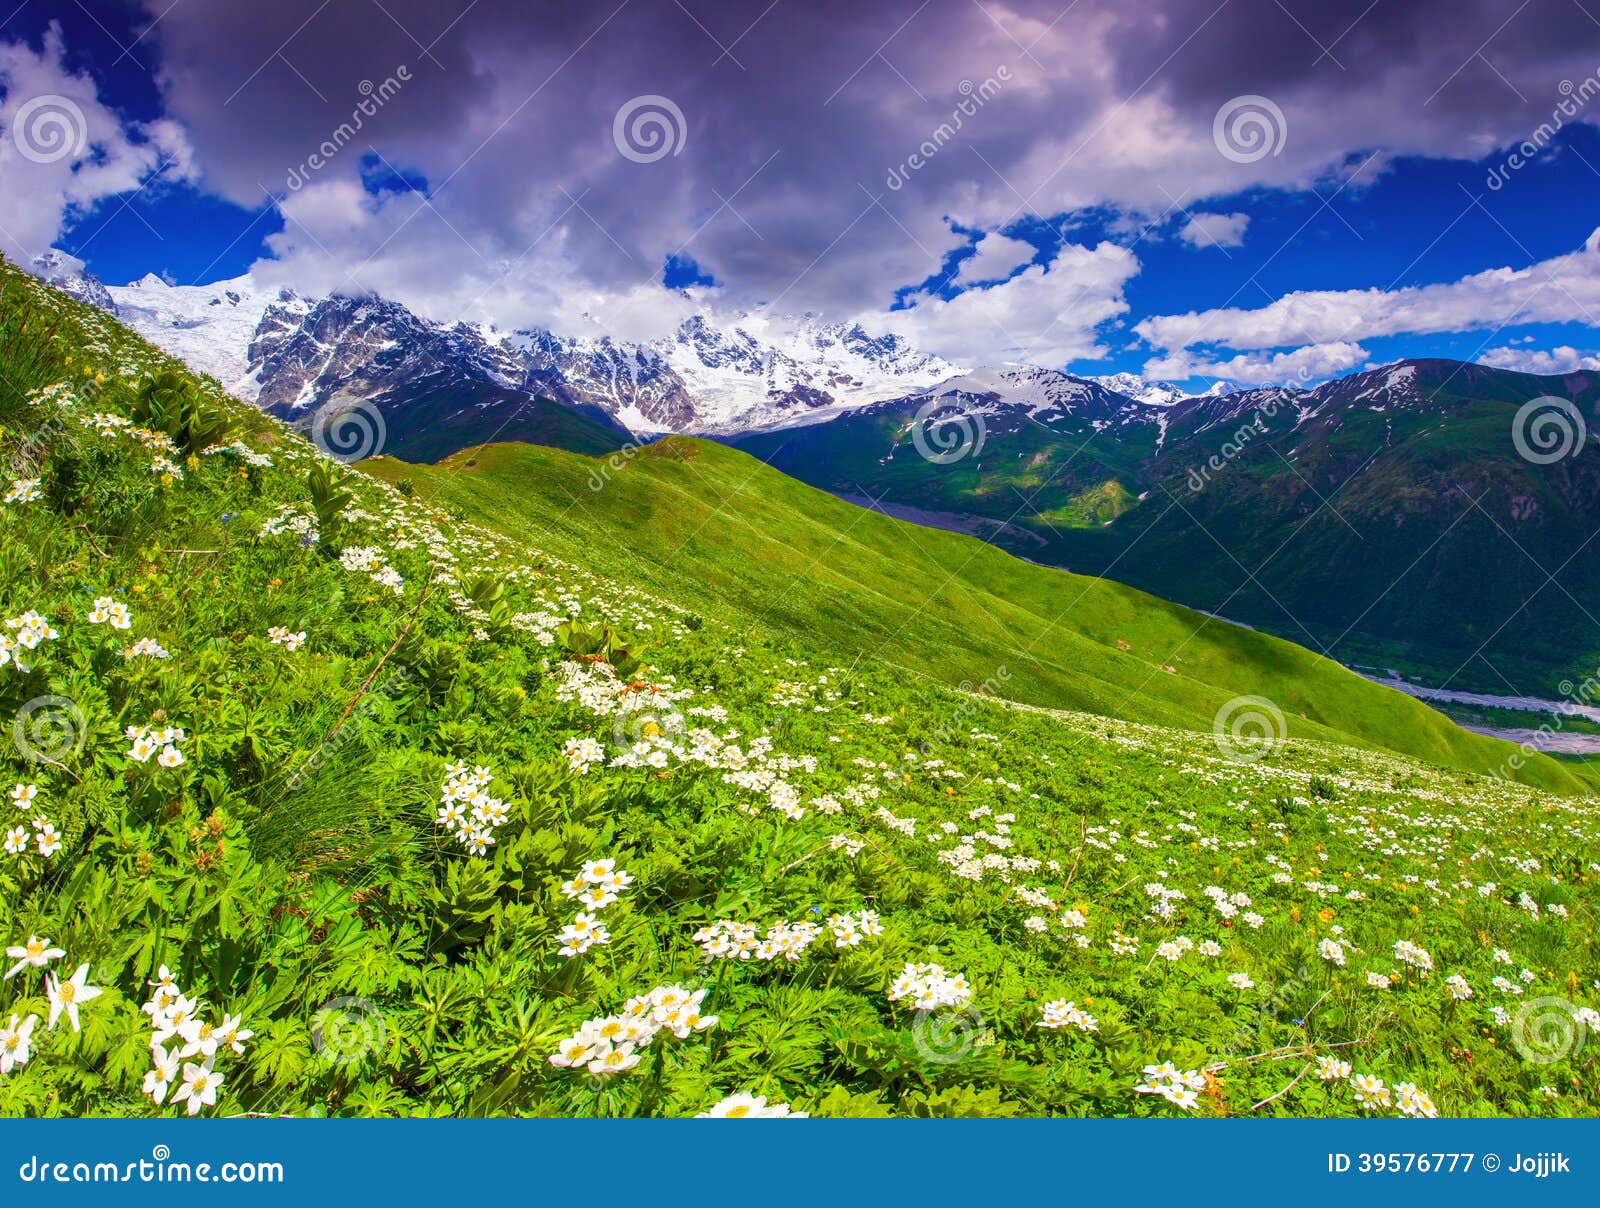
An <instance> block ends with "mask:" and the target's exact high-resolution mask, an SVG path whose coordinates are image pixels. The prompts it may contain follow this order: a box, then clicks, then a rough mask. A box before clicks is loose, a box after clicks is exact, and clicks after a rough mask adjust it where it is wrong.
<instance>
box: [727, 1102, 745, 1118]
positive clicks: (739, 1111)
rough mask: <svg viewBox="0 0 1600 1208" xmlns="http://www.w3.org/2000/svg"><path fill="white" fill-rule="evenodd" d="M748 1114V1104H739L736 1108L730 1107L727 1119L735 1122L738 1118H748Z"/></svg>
mask: <svg viewBox="0 0 1600 1208" xmlns="http://www.w3.org/2000/svg"><path fill="white" fill-rule="evenodd" d="M749 1114H750V1105H749V1104H748V1103H741V1104H739V1106H738V1107H730V1108H729V1109H728V1118H729V1119H730V1120H737V1119H739V1118H740V1117H743V1116H748V1115H749Z"/></svg>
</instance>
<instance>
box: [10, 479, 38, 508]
mask: <svg viewBox="0 0 1600 1208" xmlns="http://www.w3.org/2000/svg"><path fill="white" fill-rule="evenodd" d="M43 496H44V492H43V491H41V490H40V489H39V480H38V479H37V478H19V479H17V480H16V481H15V482H13V483H12V484H11V489H10V490H9V491H7V492H6V496H5V501H6V502H7V503H32V502H33V501H34V500H36V499H40V498H43Z"/></svg>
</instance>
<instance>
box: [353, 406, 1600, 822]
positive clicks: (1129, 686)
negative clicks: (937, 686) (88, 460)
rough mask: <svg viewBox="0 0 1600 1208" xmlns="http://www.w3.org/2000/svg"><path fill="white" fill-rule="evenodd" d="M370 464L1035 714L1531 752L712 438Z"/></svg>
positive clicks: (723, 605) (737, 620)
mask: <svg viewBox="0 0 1600 1208" xmlns="http://www.w3.org/2000/svg"><path fill="white" fill-rule="evenodd" d="M366 466H367V468H368V469H370V470H371V472H373V473H375V474H377V475H379V476H380V477H383V478H386V479H388V480H391V481H397V480H399V479H402V478H404V479H409V480H410V481H412V482H413V483H414V484H415V487H416V489H417V490H418V491H419V493H421V494H422V495H425V496H427V497H430V498H435V499H438V500H439V501H441V502H444V503H447V504H449V505H450V506H452V507H455V508H457V509H459V510H460V511H461V513H462V514H463V515H466V516H470V517H471V518H472V519H475V520H478V521H480V522H482V523H485V524H488V525H490V526H491V527H495V528H497V529H499V530H500V531H502V532H508V533H526V532H537V533H538V534H539V539H540V542H541V543H542V544H543V545H544V547H545V548H547V549H549V550H551V551H552V552H554V553H557V554H559V555H560V556H562V557H566V558H573V559H578V558H581V559H583V560H584V562H585V563H586V564H587V565H591V566H594V567H596V568H599V569H602V570H604V572H605V573H607V574H609V575H613V576H615V577H618V578H621V579H625V580H626V581H629V582H637V583H640V584H642V585H646V586H648V587H650V588H651V589H652V590H656V591H660V592H662V593H670V594H671V595H673V596H674V597H675V598H676V599H678V600H680V601H681V602H683V603H685V604H688V605H690V606H692V607H695V608H698V609H701V610H703V611H705V612H707V613H708V614H711V615H716V616H718V617H719V618H720V619H722V620H724V621H726V622H727V623H729V624H732V625H735V626H736V627H738V628H741V629H745V630H754V631H758V632H764V631H775V632H778V633H781V634H783V635H784V636H786V637H787V638H789V639H791V640H794V641H797V642H801V643H804V644H806V645H808V646H813V647H817V648H820V649H822V650H825V651H826V652H827V653H828V655H829V657H830V658H835V659H840V660H844V661H848V662H854V661H855V660H860V659H871V660H876V661H879V662H882V663H886V664H888V665H890V666H892V667H894V668H895V669H897V670H898V671H899V672H900V673H901V674H904V675H907V676H910V677H918V678H920V677H927V678H930V679H934V680H937V681H939V682H942V683H944V684H946V685H961V684H967V685H976V684H982V683H985V682H988V681H992V680H993V679H994V677H995V676H996V674H997V672H998V671H999V670H1000V669H1001V668H1004V669H1005V671H1006V672H1007V674H1008V676H1009V678H1008V679H1007V680H1006V686H1005V690H1004V693H1003V695H1006V696H1008V697H1014V698H1015V699H1017V700H1020V701H1023V702H1025V703H1029V704H1035V705H1044V706H1052V707H1060V708H1070V709H1076V710H1080V711H1083V712H1090V713H1099V714H1104V715H1107V716H1112V717H1122V718H1128V719H1131V720H1136V721H1146V722H1155V723H1161V724H1167V725H1177V726H1186V727H1189V728H1192V729H1198V730H1210V729H1211V727H1212V724H1213V721H1214V719H1215V718H1216V716H1217V714H1218V712H1219V711H1220V710H1221V709H1223V708H1224V706H1226V705H1227V703H1228V702H1229V701H1230V700H1232V699H1234V698H1236V697H1239V696H1262V697H1266V698H1267V699H1268V700H1270V701H1272V702H1274V703H1275V705H1276V707H1277V708H1278V709H1279V710H1281V711H1282V714H1283V716H1284V719H1285V724H1286V725H1287V729H1288V732H1289V733H1291V734H1294V735H1297V736H1303V737H1307V738H1318V739H1329V740H1337V741H1344V742H1354V743H1357V744H1360V745H1369V746H1375V747H1383V748H1386V749H1389V750H1392V751H1397V752H1401V753H1404V754H1408V755H1413V756H1416V757H1419V758H1423V759H1428V760H1430V761H1434V762H1437V763H1440V764H1442V765H1445V766H1450V767H1455V768H1459V769H1465V770H1472V771H1478V772H1490V771H1493V770H1495V769H1497V768H1501V767H1503V766H1504V765H1505V763H1506V760H1507V758H1508V757H1509V756H1510V755H1511V754H1512V748H1511V747H1510V746H1509V745H1508V744H1505V743H1500V742H1497V741H1495V740H1492V739H1488V738H1485V737H1483V736H1481V735H1476V734H1471V733H1468V732H1467V731H1464V730H1461V729H1460V728H1459V727H1457V726H1455V725H1454V724H1453V723H1452V722H1450V721H1449V719H1447V718H1445V717H1444V716H1442V715H1441V714H1439V713H1438V712H1436V711H1435V710H1433V709H1430V708H1428V707H1427V706H1426V705H1423V704H1421V703H1419V702H1417V701H1415V700H1411V699H1410V698H1407V697H1406V696H1404V695H1403V694H1401V693H1398V692H1393V691H1391V690H1389V689H1386V688H1381V687H1379V686H1377V685H1374V684H1371V683H1369V682H1368V681H1366V680H1364V679H1362V678H1361V677H1360V676H1357V675H1355V674H1353V673H1351V672H1348V671H1346V670H1345V669H1344V668H1343V667H1341V666H1339V665H1338V664H1336V663H1334V662H1331V661H1330V660H1327V659H1324V658H1321V657H1319V656H1317V655H1314V654H1312V653H1310V652H1309V651H1306V650H1304V649H1302V648H1300V647H1297V646H1295V645H1293V644H1291V643H1289V642H1285V641H1282V640H1280V639H1277V638H1273V637H1270V636H1268V635H1265V634H1261V633H1257V632H1254V631H1251V630H1247V629H1244V628H1241V627H1239V626H1234V625H1229V624H1227V623H1225V622H1221V621H1216V620H1213V619H1211V618H1209V617H1206V616H1204V615H1202V614H1199V613H1196V612H1192V611H1190V610H1188V609H1185V608H1182V607H1179V606H1177V605H1173V604H1169V603H1166V602H1165V601H1162V600H1158V599H1155V598H1154V597H1151V596H1148V595H1145V594H1144V593H1143V592H1140V591H1137V590H1135V589H1132V588H1128V587H1125V586H1123V585H1121V584H1118V583H1115V582H1111V581H1109V580H1102V579H1091V578H1086V577H1082V576H1077V575H1072V574H1068V573H1066V572H1063V571H1058V570H1053V569H1050V568H1046V567H1040V566H1035V565H1032V564H1030V563H1027V562H1023V561H1020V560H1018V559H1016V558H1013V557H1011V556H1010V555H1008V554H1006V553H1003V552H1002V551H999V550H996V549H994V548H992V547H990V546H987V545H985V544H984V543H982V542H980V541H978V540H976V539H974V538H970V537H965V536H962V535H958V534H952V533H947V532H941V531H937V530H931V529H925V528H921V527H919V526H916V525H912V524H908V523H905V522H902V521H899V520H895V519H893V518H890V517H887V516H883V515H879V514H877V513H874V512H870V511H867V510H864V509H861V508H857V507H854V506H852V505H850V504H847V503H843V502H841V501H839V500H837V499H835V498H833V497H832V496H830V495H827V494H826V493H824V492H821V491H817V490H814V489H812V488H810V487H807V486H805V485H804V484H802V483H799V482H797V481H795V480H793V479H790V478H788V477H786V476H784V475H782V474H779V473H778V472H776V471H774V470H771V469H769V468H767V467H765V466H763V465H762V464H761V463H760V462H759V461H757V460H755V459H754V458H752V457H749V456H748V455H746V454H743V453H740V452H738V451H736V450H732V449H729V448H726V447H724V446H722V445H718V444H714V443H711V442H706V441H699V440H694V439H691V438H685V437H672V438H669V439H667V440H664V441H661V442H658V443H656V444H653V445H649V446H646V447H644V448H642V449H639V450H636V451H634V452H633V453H632V454H631V456H621V455H618V456H613V457H612V458H610V459H609V460H605V461H595V460H593V459H590V458H586V457H583V456H580V455H576V454H571V453H566V452H563V451H561V450H557V449H550V448H542V447H537V446H531V445H517V444H503V445H492V446H485V447H481V448H477V449H469V450H466V451H463V452H461V453H458V454H455V455H453V456H451V457H449V458H446V459H445V460H444V461H442V462H440V463H439V464H438V465H437V466H436V467H419V466H412V465H406V464H403V463H398V462H390V461H386V460H383V459H375V460H374V461H372V462H369V463H366ZM1520 775H1521V777H1522V778H1523V779H1525V780H1526V781H1527V782H1529V783H1534V784H1538V785H1541V786H1544V787H1550V788H1556V789H1561V790H1565V791H1587V790H1588V789H1589V788H1590V787H1591V786H1592V785H1593V784H1594V783H1595V782H1594V780H1593V779H1592V777H1590V776H1589V775H1588V773H1587V772H1586V771H1584V770H1583V769H1581V768H1575V767H1572V766H1568V765H1562V764H1559V763H1557V762H1556V761H1554V760H1549V759H1544V758H1532V759H1528V760H1526V762H1525V766H1524V767H1523V768H1522V769H1521V772H1520Z"/></svg>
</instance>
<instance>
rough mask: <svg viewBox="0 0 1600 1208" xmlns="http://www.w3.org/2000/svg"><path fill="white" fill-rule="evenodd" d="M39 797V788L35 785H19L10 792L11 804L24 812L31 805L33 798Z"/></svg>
mask: <svg viewBox="0 0 1600 1208" xmlns="http://www.w3.org/2000/svg"><path fill="white" fill-rule="evenodd" d="M38 795H39V786H38V785H36V784H19V785H16V786H15V787H13V788H12V790H11V804H12V805H14V806H16V807H17V808H18V809H19V810H25V809H27V808H28V807H29V806H31V805H32V804H33V801H34V798H36V797H37V796H38Z"/></svg>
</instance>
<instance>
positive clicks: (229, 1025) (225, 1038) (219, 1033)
mask: <svg viewBox="0 0 1600 1208" xmlns="http://www.w3.org/2000/svg"><path fill="white" fill-rule="evenodd" d="M242 1022H243V1020H241V1019H240V1017H239V1016H237V1015H224V1016H223V1017H222V1022H221V1023H219V1024H218V1025H217V1029H216V1037H217V1045H218V1047H221V1048H229V1049H232V1050H233V1051H234V1052H235V1053H239V1054H242V1053H243V1052H244V1042H245V1041H247V1040H249V1039H250V1038H251V1037H253V1036H254V1035H255V1033H254V1032H252V1031H251V1030H250V1029H249V1028H245V1027H241V1026H240V1024H241V1023H242Z"/></svg>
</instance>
